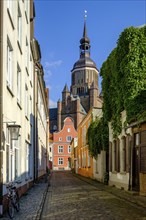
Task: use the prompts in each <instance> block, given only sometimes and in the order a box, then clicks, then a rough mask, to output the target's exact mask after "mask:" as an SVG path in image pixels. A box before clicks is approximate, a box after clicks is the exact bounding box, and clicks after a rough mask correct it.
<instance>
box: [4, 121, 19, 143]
mask: <svg viewBox="0 0 146 220" xmlns="http://www.w3.org/2000/svg"><path fill="white" fill-rule="evenodd" d="M13 123H14V124H9V123H8V124H7V127H8V129H9V130H10V134H11V140H18V138H19V130H20V128H21V126H20V125H17V124H15V122H13Z"/></svg>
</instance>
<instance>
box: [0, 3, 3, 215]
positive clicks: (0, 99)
mask: <svg viewBox="0 0 146 220" xmlns="http://www.w3.org/2000/svg"><path fill="white" fill-rule="evenodd" d="M2 143H3V1H0V217H2V216H3V144H2Z"/></svg>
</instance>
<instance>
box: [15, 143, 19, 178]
mask: <svg viewBox="0 0 146 220" xmlns="http://www.w3.org/2000/svg"><path fill="white" fill-rule="evenodd" d="M13 142H14V158H15V161H14V174H15V179H18V177H19V167H20V166H19V164H20V156H19V144H18V143H19V140H16V141H13Z"/></svg>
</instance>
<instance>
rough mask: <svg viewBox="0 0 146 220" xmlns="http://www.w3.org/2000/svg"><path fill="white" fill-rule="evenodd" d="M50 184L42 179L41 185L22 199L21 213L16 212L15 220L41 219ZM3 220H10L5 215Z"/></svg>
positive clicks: (35, 186)
mask: <svg viewBox="0 0 146 220" xmlns="http://www.w3.org/2000/svg"><path fill="white" fill-rule="evenodd" d="M47 188H48V182H46V181H45V179H42V181H40V182H39V183H36V184H34V186H33V187H32V188H31V189H29V190H28V192H27V193H26V194H25V195H24V196H22V197H21V199H20V211H19V212H15V216H14V218H13V220H37V219H40V214H41V210H42V206H43V203H44V200H45V196H46V192H47ZM0 219H2V220H8V219H10V218H9V216H8V214H7V213H5V214H4V217H3V218H0Z"/></svg>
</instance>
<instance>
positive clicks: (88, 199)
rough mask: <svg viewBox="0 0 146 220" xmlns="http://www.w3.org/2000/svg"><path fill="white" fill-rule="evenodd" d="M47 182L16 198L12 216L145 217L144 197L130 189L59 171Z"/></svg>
mask: <svg viewBox="0 0 146 220" xmlns="http://www.w3.org/2000/svg"><path fill="white" fill-rule="evenodd" d="M48 185H49V181H48V182H47V183H46V182H45V181H42V182H39V183H37V184H35V185H34V187H32V188H31V189H30V190H29V191H28V192H27V194H26V195H25V196H23V197H22V198H21V199H20V205H21V209H20V211H19V212H18V213H17V212H16V213H15V217H14V220H96V219H97V220H146V197H142V196H138V195H136V194H134V193H133V192H132V193H131V192H125V191H123V190H119V189H117V188H115V187H109V186H106V185H104V184H102V183H99V182H97V181H95V180H92V179H89V178H85V177H82V176H79V175H75V174H72V173H71V172H62V171H60V172H53V173H52V177H51V180H50V187H48ZM44 201H45V203H44ZM43 205H44V208H43ZM42 208H43V212H42ZM1 219H3V220H8V219H9V217H8V215H7V213H5V215H4V217H3V218H1Z"/></svg>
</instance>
